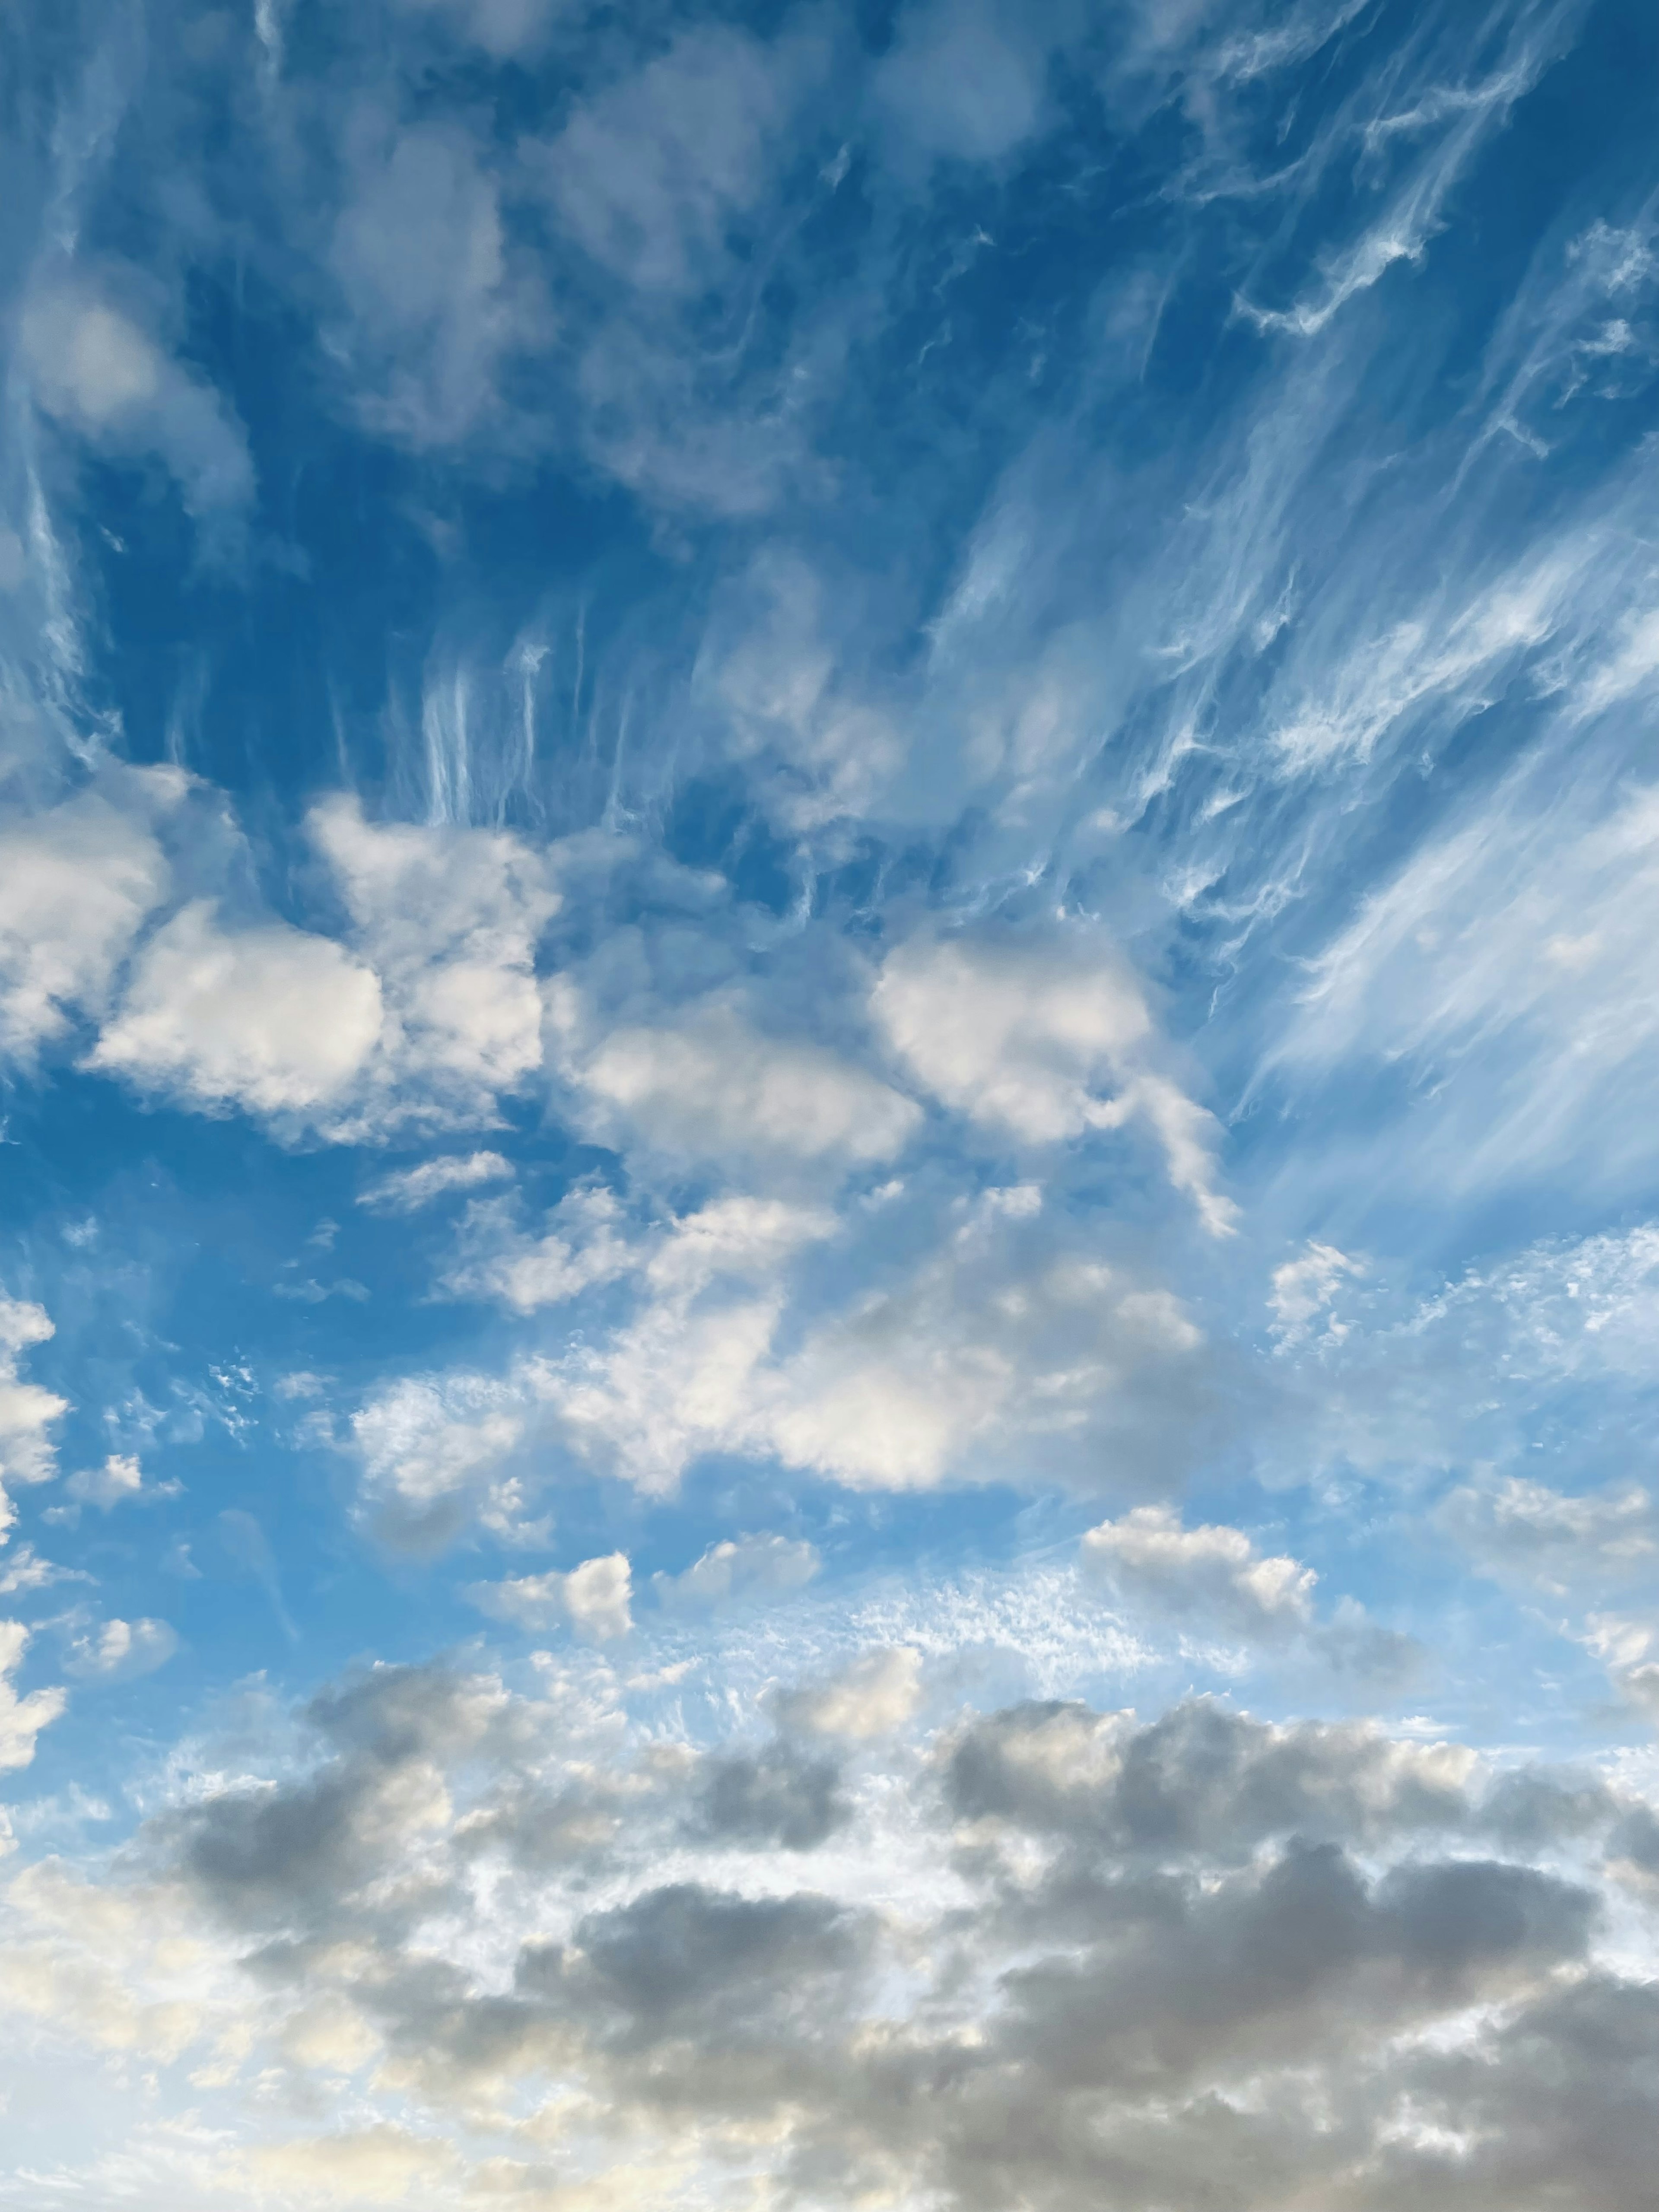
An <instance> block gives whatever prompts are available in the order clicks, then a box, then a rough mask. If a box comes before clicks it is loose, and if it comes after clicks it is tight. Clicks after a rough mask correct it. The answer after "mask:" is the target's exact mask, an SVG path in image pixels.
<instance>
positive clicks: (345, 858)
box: [307, 796, 559, 1127]
mask: <svg viewBox="0 0 1659 2212" xmlns="http://www.w3.org/2000/svg"><path fill="white" fill-rule="evenodd" d="M307 827H308V829H309V831H310V835H311V836H312V838H313V842H314V843H315V844H316V846H317V848H318V850H319V852H320V854H322V855H323V857H324V859H325V861H326V862H327V863H328V866H329V867H330V869H331V872H332V874H333V877H334V880H335V882H336V884H337V886H338V889H339V891H340V895H341V896H342V898H343V901H344V902H345V905H346V908H347V909H348V911H349V915H350V916H351V920H352V922H353V925H354V928H355V933H356V944H357V947H358V950H359V951H360V953H361V955H362V958H363V959H364V960H365V961H366V962H367V963H368V964H369V966H370V967H372V969H374V973H375V974H376V975H377V976H378V977H379V979H380V991H381V994H382V1001H383V1006H384V1015H385V1028H384V1034H383V1036H382V1037H381V1039H380V1047H381V1067H380V1083H381V1085H382V1087H383V1090H385V1091H389V1092H390V1094H391V1095H390V1096H389V1097H386V1098H385V1100H384V1102H383V1103H380V1105H379V1106H378V1109H376V1108H373V1107H372V1108H371V1109H370V1115H369V1126H370V1127H374V1126H376V1124H377V1122H378V1121H380V1119H382V1118H387V1119H395V1118H396V1117H397V1116H398V1113H399V1112H400V1111H401V1112H402V1113H404V1114H405V1115H414V1116H415V1117H416V1118H419V1117H421V1116H422V1115H425V1116H427V1117H428V1118H434V1119H439V1120H441V1119H443V1118H445V1117H446V1116H449V1117H453V1118H460V1119H465V1118H468V1117H471V1118H481V1117H488V1115H489V1113H490V1111H491V1109H492V1108H493V1105H494V1102H495V1097H496V1095H497V1094H498V1093H499V1092H501V1091H512V1090H513V1089H515V1088H517V1087H518V1086H519V1085H521V1084H522V1083H523V1082H524V1081H525V1079H526V1078H527V1077H529V1076H530V1075H531V1074H532V1073H533V1072H534V1071H535V1070H536V1069H537V1068H538V1066H540V1064H541V1058H542V1038H541V1028H542V1005H541V998H540V994H539V993H538V989H537V986H536V980H535V972H534V970H535V952H536V945H537V941H538V938H539V936H540V934H541V932H542V930H543V928H544V926H545V924H546V922H547V921H548V920H549V918H550V916H551V915H553V914H554V913H555V912H556V910H557V908H558V905H559V894H558V892H557V890H556V889H555V888H554V885H553V884H552V882H551V880H550V871H549V866H548V862H547V860H546V857H545V855H544V854H538V853H536V852H533V851H532V849H531V848H529V847H528V846H527V845H526V844H525V843H524V842H523V841H522V840H520V838H517V837H515V836H510V835H508V834H507V832H505V831H500V830H488V829H426V828H421V827H417V826H416V825H415V824H413V823H371V822H368V821H367V820H366V819H365V818H364V817H363V814H362V810H361V809H360V808H359V806H358V805H357V804H356V801H355V800H354V799H349V798H346V797H343V796H342V797H337V798H335V799H329V800H327V801H325V803H324V804H322V805H319V806H318V807H316V808H314V809H313V811H312V813H311V815H310V817H308V823H307ZM400 1086H407V1089H406V1091H403V1092H402V1094H401V1095H400V1089H399V1087H400Z"/></svg>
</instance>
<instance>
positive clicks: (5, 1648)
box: [0, 1620, 65, 1771]
mask: <svg viewBox="0 0 1659 2212" xmlns="http://www.w3.org/2000/svg"><path fill="white" fill-rule="evenodd" d="M28 1641H29V1632H28V1631H27V1628H25V1627H24V1626H23V1624H22V1622H21V1620H0V1771H7V1770H9V1769H11V1768H14V1767H19V1766H27V1765H28V1764H29V1762H30V1761H31V1759H33V1757H34V1739H35V1738H36V1736H38V1735H40V1731H41V1729H43V1728H49V1727H50V1726H51V1724H52V1722H53V1721H55V1720H56V1719H57V1718H58V1715H59V1714H60V1713H61V1712H62V1711H63V1710H64V1702H65V1699H64V1692H63V1691H62V1690H58V1689H52V1690H32V1691H30V1692H29V1694H28V1695H27V1697H24V1698H20V1697H19V1696H18V1694H17V1692H16V1690H15V1688H14V1686H13V1684H12V1676H13V1675H14V1674H15V1673H16V1671H17V1669H18V1668H19V1666H20V1665H21V1663H22V1658H23V1654H24V1652H25V1651H26V1650H27V1648H28Z"/></svg>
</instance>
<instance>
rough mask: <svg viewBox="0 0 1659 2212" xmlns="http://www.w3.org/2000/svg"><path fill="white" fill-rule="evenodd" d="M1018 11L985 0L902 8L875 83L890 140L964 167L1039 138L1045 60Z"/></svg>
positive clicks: (903, 149)
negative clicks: (956, 162)
mask: <svg viewBox="0 0 1659 2212" xmlns="http://www.w3.org/2000/svg"><path fill="white" fill-rule="evenodd" d="M1034 30H1035V24H1034V23H1033V22H1032V21H1029V20H1024V19H1023V16H1022V11H1019V10H1017V9H1009V10H1006V11H1005V10H1002V9H999V8H997V7H996V6H994V5H993V4H991V0H968V4H965V5H963V4H950V5H945V4H942V0H933V4H932V5H926V6H920V7H910V8H907V9H905V10H904V11H903V14H902V15H901V17H900V19H899V28H898V35H897V37H896V39H895V40H894V42H893V45H892V46H891V48H890V50H889V52H887V53H886V55H884V58H883V59H882V62H881V64H880V66H879V68H878V70H877V71H876V74H875V80H874V92H875V97H876V100H877V102H878V105H879V106H880V107H882V108H883V109H884V110H885V111H886V116H887V120H888V126H889V129H890V131H891V133H892V135H893V137H894V138H895V139H896V142H897V145H896V149H895V154H896V158H899V159H901V160H902V157H903V155H904V153H905V152H906V151H907V150H908V149H909V148H911V147H915V148H916V149H920V150H921V152H922V153H923V154H924V155H944V156H945V157H947V158H949V159H952V160H956V161H1000V160H1002V159H1004V158H1005V157H1006V155H1009V154H1011V153H1012V152H1013V151H1014V149H1016V148H1017V147H1019V146H1021V145H1023V144H1024V143H1025V141H1026V140H1027V139H1029V138H1030V137H1031V136H1032V135H1033V134H1034V133H1035V131H1036V130H1037V127H1038V124H1039V120H1040V118H1042V112H1043V108H1044V105H1045V100H1044V94H1045V89H1046V88H1045V84H1044V78H1045V76H1046V73H1047V63H1048V55H1047V53H1046V52H1045V51H1044V50H1043V48H1042V46H1041V45H1040V44H1039V43H1038V41H1037V39H1036V37H1035V36H1034V35H1033V33H1034Z"/></svg>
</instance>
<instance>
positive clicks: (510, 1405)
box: [351, 1374, 526, 1549]
mask: <svg viewBox="0 0 1659 2212" xmlns="http://www.w3.org/2000/svg"><path fill="white" fill-rule="evenodd" d="M525 1427H526V1410H525V1406H524V1394H523V1392H522V1391H521V1390H520V1389H519V1388H518V1387H517V1386H516V1385H514V1384H513V1383H507V1382H501V1381H497V1380H493V1379H492V1378H490V1377H489V1376H483V1375H471V1374H453V1375H447V1376H442V1377H441V1378H435V1379H430V1380H428V1379H426V1378H424V1377H419V1376H414V1377H410V1378H408V1379H406V1380H404V1381H403V1382H400V1383H392V1384H390V1385H389V1386H388V1387H387V1388H386V1389H383V1390H380V1391H379V1392H378V1393H377V1394H376V1395H374V1397H372V1398H370V1399H369V1400H368V1402H367V1403H366V1404H365V1405H364V1406H362V1407H361V1408H360V1409H359V1410H358V1412H356V1413H354V1414H353V1415H352V1418H351V1430H352V1437H353V1442H354V1444H355V1448H356V1454H357V1456H358V1459H359V1462H360V1463H361V1468H362V1477H361V1487H360V1510H361V1511H362V1514H363V1515H364V1516H366V1517H367V1518H368V1521H369V1522H370V1525H371V1526H373V1527H374V1528H377V1529H378V1530H379V1531H380V1533H381V1534H384V1535H385V1536H386V1537H387V1538H388V1540H390V1541H392V1542H396V1543H401V1544H404V1545H407V1546H410V1547H413V1548H416V1549H420V1548H423V1547H429V1546H432V1545H435V1544H440V1543H442V1542H444V1541H447V1538H448V1537H449V1536H451V1535H452V1534H453V1533H454V1531H455V1530H456V1528H459V1525H460V1523H461V1521H462V1520H463V1518H464V1517H465V1515H466V1513H467V1512H468V1510H471V1509H477V1510H480V1511H481V1513H482V1514H483V1517H484V1518H485V1520H486V1521H487V1522H488V1521H490V1520H492V1519H493V1520H495V1521H496V1522H501V1521H502V1520H503V1519H505V1518H507V1517H510V1516H513V1513H514V1511H515V1509H516V1507H517V1504H518V1503H519V1492H518V1489H517V1486H515V1485H514V1484H513V1482H512V1481H511V1480H504V1479H503V1478H502V1476H501V1468H502V1466H503V1463H504V1462H506V1461H507V1459H508V1458H509V1456H510V1455H511V1454H512V1453H513V1450H514V1449H515V1448H516V1447H517V1445H518V1443H520V1439H521V1438H522V1437H523V1435H524V1432H525Z"/></svg>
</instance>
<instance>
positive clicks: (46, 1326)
mask: <svg viewBox="0 0 1659 2212" xmlns="http://www.w3.org/2000/svg"><path fill="white" fill-rule="evenodd" d="M52 1334H54V1331H53V1328H52V1320H51V1317H50V1316H48V1314H47V1312H46V1308H45V1307H44V1306H39V1305H36V1304H33V1302H32V1301H31V1300H29V1299H27V1298H7V1297H0V1543H3V1542H4V1541H5V1536H6V1531H7V1530H8V1529H9V1528H10V1526H11V1523H12V1521H13V1519H14V1517H15V1508H14V1507H13V1505H12V1504H11V1501H10V1499H9V1498H8V1497H7V1496H6V1494H5V1490H4V1485H5V1484H6V1483H8V1482H30V1483H33V1482H46V1481H49V1480H51V1478H52V1475H53V1474H55V1473H56V1471H57V1464H58V1462H57V1456H56V1453H55V1450H54V1448H53V1444H52V1429H53V1427H54V1425H56V1424H57V1422H58V1420H59V1419H61V1418H62V1416H63V1415H64V1414H65V1413H68V1411H69V1401H68V1399H67V1398H60V1397H58V1395H57V1393H56V1392H55V1391H52V1390H45V1389H41V1387H40V1384H39V1383H26V1382H25V1381H24V1380H23V1378H22V1376H21V1374H20V1373H19V1371H18V1369H19V1363H20V1358H21V1354H22V1353H24V1352H27V1351H28V1350H29V1348H30V1347H31V1346H33V1345H37V1344H45V1343H46V1341H47V1340H48V1339H49V1338H50V1337H51V1336H52Z"/></svg>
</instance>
